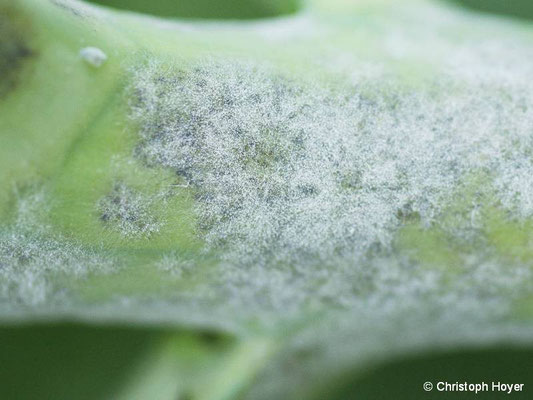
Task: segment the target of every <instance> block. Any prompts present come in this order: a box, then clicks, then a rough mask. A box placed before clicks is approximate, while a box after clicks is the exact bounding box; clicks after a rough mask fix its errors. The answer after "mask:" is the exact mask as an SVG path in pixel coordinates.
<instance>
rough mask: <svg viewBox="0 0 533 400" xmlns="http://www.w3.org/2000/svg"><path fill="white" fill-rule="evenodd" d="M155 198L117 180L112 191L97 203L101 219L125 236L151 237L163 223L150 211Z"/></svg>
mask: <svg viewBox="0 0 533 400" xmlns="http://www.w3.org/2000/svg"><path fill="white" fill-rule="evenodd" d="M152 203H153V200H152V199H151V198H150V197H149V196H145V195H143V194H142V193H140V192H138V191H137V190H135V189H133V188H131V187H129V186H127V185H126V184H125V183H123V182H115V184H114V185H113V188H112V190H111V192H110V193H109V194H107V195H105V196H104V197H102V198H101V199H100V200H99V201H98V204H97V208H98V212H99V214H100V220H101V221H102V222H103V223H104V224H105V225H106V226H107V227H110V228H112V229H114V230H116V231H118V232H119V233H120V234H121V235H122V236H125V237H130V238H131V237H150V236H151V235H153V234H155V233H157V232H159V229H160V227H161V223H159V222H158V221H157V220H156V218H155V217H154V216H153V215H152V213H151V212H150V207H151V205H152Z"/></svg>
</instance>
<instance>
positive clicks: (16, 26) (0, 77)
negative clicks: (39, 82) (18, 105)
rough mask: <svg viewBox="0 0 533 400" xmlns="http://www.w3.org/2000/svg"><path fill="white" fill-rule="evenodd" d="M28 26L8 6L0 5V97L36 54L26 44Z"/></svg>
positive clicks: (10, 88) (18, 78)
mask: <svg viewBox="0 0 533 400" xmlns="http://www.w3.org/2000/svg"><path fill="white" fill-rule="evenodd" d="M28 31H29V27H28V24H27V23H26V22H25V21H22V20H21V19H20V16H19V15H18V14H17V13H16V12H15V11H14V10H13V9H12V8H10V7H6V6H3V7H0V99H1V98H2V97H4V96H5V95H6V94H7V93H8V92H10V91H12V90H13V89H14V88H15V87H16V86H17V85H18V83H19V82H20V79H21V73H22V70H23V67H24V66H25V65H26V64H27V62H28V61H29V60H30V59H31V58H34V57H35V56H36V52H35V50H33V49H32V48H31V47H30V45H29V44H28V40H27V35H28Z"/></svg>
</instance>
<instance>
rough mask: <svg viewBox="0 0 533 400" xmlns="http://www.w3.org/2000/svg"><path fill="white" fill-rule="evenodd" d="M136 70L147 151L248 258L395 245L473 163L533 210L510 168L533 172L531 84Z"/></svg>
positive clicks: (138, 117)
mask: <svg viewBox="0 0 533 400" xmlns="http://www.w3.org/2000/svg"><path fill="white" fill-rule="evenodd" d="M135 82H136V83H135V93H136V94H137V97H136V102H135V103H134V104H133V119H134V120H135V121H136V122H138V123H139V125H140V127H141V136H142V143H141V144H140V145H139V147H138V148H137V156H138V157H141V158H142V159H144V160H145V161H146V162H147V163H148V164H149V165H162V166H165V167H169V168H172V169H174V170H175V171H176V172H177V173H178V174H180V175H182V176H183V177H185V178H186V179H188V180H189V181H190V183H192V184H193V185H195V187H196V188H197V189H198V204H199V206H198V208H199V210H198V211H199V215H200V223H201V224H202V226H203V228H205V231H206V237H207V240H208V242H209V243H211V244H212V245H220V244H226V245H229V246H228V247H229V249H230V250H231V251H232V252H234V253H235V254H236V255H237V258H238V259H240V260H241V261H244V262H246V261H251V262H253V263H257V262H260V263H264V262H265V261H266V260H269V262H272V261H274V262H277V261H279V262H285V261H290V262H296V263H297V264H298V261H300V263H301V261H302V259H305V258H306V257H308V258H309V259H314V260H317V261H319V262H323V261H324V260H328V259H331V257H332V256H333V255H339V254H342V253H347V254H350V255H352V254H359V256H361V255H363V254H365V253H366V252H367V251H368V250H369V249H370V248H371V247H373V246H376V245H379V246H385V247H386V246H388V245H389V243H390V241H391V238H392V237H393V234H394V231H395V228H396V227H398V226H399V225H400V222H401V220H402V218H404V217H405V216H406V215H407V216H408V217H409V216H410V215H411V216H413V215H416V216H420V217H421V220H422V222H423V223H424V224H425V225H426V226H429V225H430V224H431V223H432V221H434V219H435V217H436V215H438V213H439V212H440V211H441V210H442V208H443V205H444V203H445V202H444V201H443V199H445V198H446V197H447V196H448V195H449V194H450V193H452V192H453V191H454V189H455V188H456V187H457V185H458V183H459V182H460V181H461V179H463V178H464V176H465V174H466V173H480V172H482V171H485V172H487V171H488V172H490V173H492V174H493V178H494V179H495V180H496V182H499V183H498V184H499V185H501V186H505V188H503V187H502V188H501V189H500V190H499V191H498V194H499V195H500V197H501V200H502V201H503V202H504V203H505V204H506V205H508V207H509V208H510V209H511V210H512V211H513V212H514V213H515V214H516V215H520V216H524V215H529V214H530V213H531V210H530V205H529V206H528V203H527V201H528V200H527V199H529V198H530V196H528V195H529V194H530V191H531V188H530V187H529V186H530V184H529V183H527V182H528V180H525V179H523V178H520V177H517V178H516V181H517V182H516V183H513V182H512V181H508V180H507V179H506V177H507V174H509V173H512V174H516V172H517V171H521V175H522V176H524V174H525V173H527V171H533V169H532V168H531V167H532V166H531V158H530V157H529V158H528V157H527V155H526V154H524V150H523V149H527V148H530V146H528V145H527V144H525V143H524V144H521V145H519V146H517V143H516V141H517V140H519V141H520V140H526V139H527V138H530V137H531V135H529V133H530V130H529V125H528V124H526V123H524V122H523V121H524V118H525V117H526V115H525V114H524V109H523V106H517V105H516V104H515V101H516V100H517V99H516V98H515V96H517V95H519V96H520V100H521V101H522V102H526V103H527V104H528V105H530V104H533V99H532V98H531V97H532V96H531V94H528V93H527V91H525V90H521V91H520V92H519V93H516V91H514V90H508V91H506V90H505V88H501V87H496V88H487V87H486V86H484V85H482V86H479V87H472V86H471V87H469V88H468V90H462V89H461V87H460V86H459V82H456V81H453V80H449V79H448V80H446V81H445V82H444V83H441V86H438V85H435V87H434V88H433V89H432V90H433V91H434V93H417V94H408V93H402V92H401V91H400V90H399V89H396V88H394V87H381V88H380V87H373V88H371V89H372V91H373V92H374V95H373V96H372V97H370V96H368V95H367V96H365V95H363V94H361V93H365V92H366V93H368V92H369V91H370V90H371V89H370V86H369V85H367V86H366V87H363V88H354V89H353V90H352V91H348V92H346V93H343V94H338V93H330V92H328V91H326V90H323V89H317V88H302V87H299V86H298V85H296V84H294V83H292V82H289V81H287V80H285V79H283V78H280V77H277V76H276V75H275V73H273V72H272V71H269V70H265V69H258V68H256V67H254V66H250V65H243V64H231V63H226V64H222V63H216V62H210V63H206V64H205V65H200V66H197V67H195V68H192V69H191V70H188V71H186V72H171V71H164V70H162V69H161V68H160V67H159V66H157V65H154V64H152V65H149V66H148V67H147V68H143V69H139V70H138V71H136V76H135ZM383 86H385V85H383ZM530 93H531V92H530ZM524 96H527V97H524ZM432 97H435V98H432ZM528 140H531V139H528ZM520 149H522V150H520ZM502 181H506V183H505V184H503V183H501V182H502ZM510 186H512V187H510ZM509 196H513V198H516V197H519V198H521V199H522V200H521V201H520V203H519V204H511V202H510V200H509V199H508V197H509Z"/></svg>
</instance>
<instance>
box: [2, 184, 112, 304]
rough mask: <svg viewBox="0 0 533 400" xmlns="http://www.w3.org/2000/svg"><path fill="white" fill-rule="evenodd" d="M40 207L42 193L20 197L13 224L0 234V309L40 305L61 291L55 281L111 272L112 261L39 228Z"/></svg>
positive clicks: (44, 205) (43, 204)
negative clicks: (37, 216) (4, 305)
mask: <svg viewBox="0 0 533 400" xmlns="http://www.w3.org/2000/svg"><path fill="white" fill-rule="evenodd" d="M44 207H46V198H45V195H44V193H43V192H42V191H37V192H34V193H31V194H29V195H27V196H24V197H21V198H20V199H19V201H18V213H17V218H16V222H15V223H14V224H13V226H10V227H5V228H4V229H2V230H1V231H0V305H3V303H5V304H9V305H11V306H14V305H26V306H28V305H29V306H38V305H42V304H44V303H47V302H50V301H53V300H54V299H56V298H57V296H61V292H63V291H64V290H65V288H60V287H57V285H56V283H55V282H57V278H58V277H61V276H68V277H71V278H72V277H75V278H82V277H84V276H86V275H87V274H89V273H92V272H109V271H111V270H113V263H112V260H110V259H107V258H104V257H102V256H99V255H97V254H96V252H93V251H91V250H88V249H85V248H83V247H82V246H81V245H78V244H76V243H75V242H73V241H71V240H68V239H65V238H63V237H60V236H58V235H54V234H51V233H50V232H49V231H48V228H47V227H46V226H43V225H42V224H40V223H39V222H38V218H36V213H40V212H42V211H43V208H44Z"/></svg>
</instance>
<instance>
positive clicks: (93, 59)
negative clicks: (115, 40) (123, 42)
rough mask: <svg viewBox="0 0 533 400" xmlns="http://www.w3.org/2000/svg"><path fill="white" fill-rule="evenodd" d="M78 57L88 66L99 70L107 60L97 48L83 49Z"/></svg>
mask: <svg viewBox="0 0 533 400" xmlns="http://www.w3.org/2000/svg"><path fill="white" fill-rule="evenodd" d="M80 57H81V58H82V59H83V60H84V61H85V62H86V63H87V64H89V65H91V66H93V67H95V68H99V67H101V66H102V65H103V64H104V63H105V62H106V60H107V55H106V54H105V53H104V52H103V51H102V50H101V49H99V48H98V47H92V46H89V47H84V48H83V49H81V50H80Z"/></svg>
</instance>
